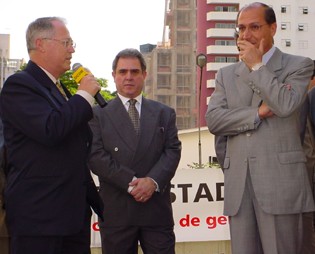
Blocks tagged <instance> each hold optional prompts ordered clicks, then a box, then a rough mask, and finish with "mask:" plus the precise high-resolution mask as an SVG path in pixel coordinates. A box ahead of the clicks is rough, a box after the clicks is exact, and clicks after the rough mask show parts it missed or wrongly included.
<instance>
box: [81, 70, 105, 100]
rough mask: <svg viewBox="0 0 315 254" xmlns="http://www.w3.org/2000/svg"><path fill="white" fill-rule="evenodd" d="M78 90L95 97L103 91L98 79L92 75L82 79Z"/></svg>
mask: <svg viewBox="0 0 315 254" xmlns="http://www.w3.org/2000/svg"><path fill="white" fill-rule="evenodd" d="M78 90H84V91H86V92H88V93H89V94H90V95H92V96H93V97H94V96H95V94H96V93H97V92H98V91H100V90H101V86H100V84H99V83H98V82H97V80H96V78H95V77H94V76H93V75H92V74H89V75H86V76H85V77H83V78H82V79H81V81H80V85H79V86H78Z"/></svg>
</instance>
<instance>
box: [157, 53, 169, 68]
mask: <svg viewBox="0 0 315 254" xmlns="http://www.w3.org/2000/svg"><path fill="white" fill-rule="evenodd" d="M158 65H159V66H170V65H171V55H170V54H168V53H159V56H158Z"/></svg>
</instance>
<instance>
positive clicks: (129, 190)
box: [127, 176, 137, 193]
mask: <svg viewBox="0 0 315 254" xmlns="http://www.w3.org/2000/svg"><path fill="white" fill-rule="evenodd" d="M136 179H137V177H135V176H134V177H133V178H132V180H131V182H132V181H133V180H136ZM134 187H135V186H129V187H128V189H127V191H128V193H130V192H131V191H132V190H133V188H134Z"/></svg>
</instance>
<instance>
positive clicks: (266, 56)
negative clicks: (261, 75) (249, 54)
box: [262, 46, 276, 65]
mask: <svg viewBox="0 0 315 254" xmlns="http://www.w3.org/2000/svg"><path fill="white" fill-rule="evenodd" d="M275 50H276V47H275V46H272V47H271V49H269V50H268V51H267V52H266V53H265V54H264V55H263V57H262V63H263V64H265V65H266V64H267V63H268V61H269V60H270V58H271V57H272V55H273V53H275Z"/></svg>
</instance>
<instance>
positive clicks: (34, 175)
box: [0, 61, 101, 235]
mask: <svg viewBox="0 0 315 254" xmlns="http://www.w3.org/2000/svg"><path fill="white" fill-rule="evenodd" d="M66 92H67V93H68V96H69V97H70V94H69V92H68V91H66ZM0 112H1V117H2V120H3V125H4V137H5V143H6V147H7V155H8V169H9V173H8V178H7V187H6V190H5V205H6V210H7V222H8V228H9V230H10V234H12V235H68V234H74V233H77V232H79V231H80V230H81V229H82V228H83V222H84V217H85V214H86V211H87V200H89V202H92V203H93V204H96V205H97V206H98V205H99V204H100V203H99V197H98V195H97V192H96V187H95V185H94V182H93V181H92V178H91V174H90V172H89V170H88V167H87V156H88V152H89V144H90V142H91V140H92V136H91V131H90V129H89V126H88V121H89V120H90V119H91V118H92V116H93V112H92V109H91V106H90V105H89V104H88V102H87V101H86V100H85V99H84V98H82V97H81V96H79V95H74V96H72V97H71V98H69V100H68V102H67V101H66V100H65V99H64V98H63V97H62V95H61V94H60V93H59V91H58V90H57V87H56V85H55V84H54V83H53V82H52V81H51V79H50V78H49V77H48V76H47V75H46V74H45V72H44V71H43V70H42V69H41V68H39V67H38V66H37V65H36V64H35V63H33V62H32V61H30V62H29V63H28V65H27V67H26V69H25V71H21V72H18V73H16V74H14V75H12V76H10V77H9V78H8V79H7V80H6V82H5V84H4V87H3V89H2V92H1V95H0ZM100 207H101V206H99V207H96V206H95V207H93V208H95V209H96V210H97V211H98V210H99V209H100Z"/></svg>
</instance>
